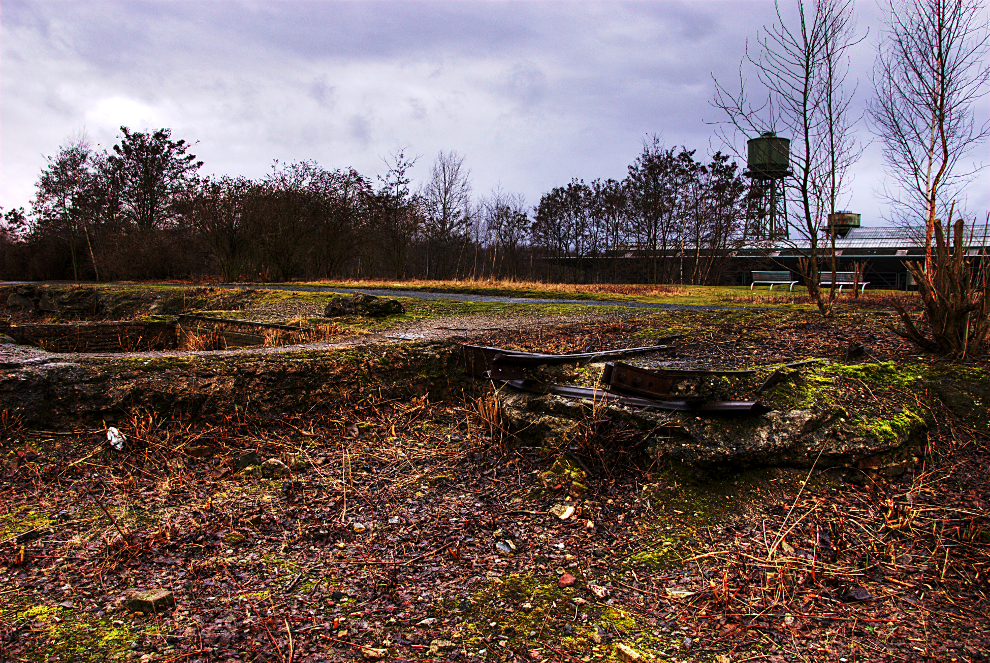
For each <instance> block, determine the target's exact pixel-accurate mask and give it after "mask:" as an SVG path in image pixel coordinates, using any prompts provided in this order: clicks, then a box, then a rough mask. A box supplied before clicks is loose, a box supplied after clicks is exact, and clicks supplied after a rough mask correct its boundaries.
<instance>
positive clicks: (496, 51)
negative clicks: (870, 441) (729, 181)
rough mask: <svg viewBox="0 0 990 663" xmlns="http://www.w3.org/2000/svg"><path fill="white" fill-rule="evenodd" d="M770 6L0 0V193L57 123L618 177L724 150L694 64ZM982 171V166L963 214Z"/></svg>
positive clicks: (200, 151) (978, 207) (100, 136)
mask: <svg viewBox="0 0 990 663" xmlns="http://www.w3.org/2000/svg"><path fill="white" fill-rule="evenodd" d="M783 4H784V5H785V6H789V5H790V4H791V3H789V2H787V0H783ZM856 10H857V20H858V26H859V31H860V33H865V32H867V30H869V36H868V37H867V38H866V39H865V40H864V41H863V42H862V43H861V44H860V45H859V46H858V47H856V49H855V50H854V52H853V58H852V68H853V71H852V76H851V78H852V79H858V81H859V88H858V95H857V105H858V106H860V107H862V106H863V105H864V104H865V102H866V100H867V98H868V96H869V95H870V94H871V93H872V84H871V81H870V75H871V72H872V67H873V62H874V54H875V52H876V45H877V39H878V37H879V35H880V33H881V29H882V18H883V14H882V11H881V10H880V8H879V7H878V6H877V4H876V3H875V2H873V1H872V0H865V1H864V0H861V1H860V2H859V3H857V7H856ZM774 19H775V14H774V5H773V2H771V1H769V0H753V1H749V2H747V1H740V0H731V1H730V0H723V1H716V0H706V1H700V0H699V1H695V2H673V1H666V0H655V1H653V2H633V3H619V2H605V3H582V2H568V1H556V2H545V3H544V2H527V1H522V0H516V1H509V2H496V3H492V2H466V1H457V2H452V1H448V2H438V3H422V2H384V3H382V2H363V1H359V0H350V1H335V2H329V1H319V0H309V1H303V2H288V1H277V2H244V3H241V2H232V1H226V0H212V1H193V0H189V1H179V0H172V1H166V2H122V1H120V2H118V1H114V0H103V1H95V0H90V1H85V2H79V1H73V0H57V1H48V2H39V1H16V0H0V49H2V50H0V206H2V207H3V208H4V209H9V208H10V207H16V206H21V205H24V206H28V203H29V201H30V199H31V197H32V195H33V191H34V183H35V182H36V181H37V179H38V174H39V172H40V170H41V169H42V168H43V166H44V165H45V157H46V156H50V155H54V154H56V153H57V151H58V148H59V146H60V145H62V144H64V143H66V142H67V140H68V139H70V138H71V137H73V136H78V135H79V134H81V133H82V132H85V133H86V134H87V135H88V136H89V138H90V139H91V141H92V142H93V143H94V144H96V145H99V146H100V147H102V148H106V149H109V148H110V147H111V146H112V145H113V144H114V142H116V139H117V136H118V134H119V127H120V126H121V125H126V126H128V127H130V128H131V129H135V130H144V129H152V130H153V129H157V128H160V127H169V128H171V129H172V135H173V138H183V139H185V140H187V141H189V142H196V145H195V147H194V149H193V152H195V154H196V155H197V156H198V157H199V158H200V159H202V160H203V161H204V162H205V165H204V167H203V171H202V172H203V173H206V174H210V173H215V174H228V175H244V176H248V177H260V176H263V175H264V174H265V173H266V172H268V171H269V170H270V168H271V165H272V162H273V161H274V160H276V159H277V160H279V161H282V162H291V161H300V160H310V159H311V160H315V161H317V162H318V163H319V164H320V165H322V166H324V167H326V168H335V167H347V166H352V167H354V168H356V169H357V170H358V171H359V172H361V173H363V174H365V175H368V176H372V177H373V176H375V175H377V174H383V173H384V172H385V170H386V169H387V167H386V166H385V164H384V161H383V158H387V157H388V156H389V154H390V153H395V152H397V151H398V150H399V149H403V148H404V149H405V150H406V155H407V156H419V160H418V162H417V164H416V167H415V168H414V170H413V172H412V175H413V177H414V178H415V179H416V180H421V179H423V178H426V177H427V176H428V173H429V169H430V166H431V164H432V162H433V160H434V158H435V156H436V154H437V152H438V151H439V150H444V151H449V150H456V151H457V152H458V153H460V154H461V155H463V156H464V157H465V165H466V166H467V167H468V168H469V169H470V170H471V179H472V184H473V188H474V192H475V195H487V194H489V193H490V192H491V191H492V189H494V188H496V187H501V188H502V189H503V190H504V191H506V192H510V193H522V194H524V195H525V197H526V201H527V202H528V203H529V204H530V205H535V204H536V203H537V202H538V201H539V198H540V195H541V194H542V193H544V192H546V191H548V190H549V189H551V188H552V187H554V186H559V185H563V184H566V183H567V182H568V181H569V180H570V179H571V178H572V177H578V178H583V179H585V180H587V181H590V180H592V179H594V178H596V177H602V178H606V177H614V178H616V179H621V178H622V177H623V176H624V175H625V173H626V167H627V166H628V165H629V164H630V163H631V162H632V161H633V160H634V159H635V158H636V155H637V154H638V153H639V151H640V149H641V147H642V141H643V139H644V138H645V137H646V136H647V135H649V134H654V133H655V134H659V135H661V136H662V138H663V140H664V142H665V143H666V144H667V145H671V146H673V145H685V146H687V147H688V148H689V149H697V150H698V156H707V155H708V154H710V153H712V152H714V151H715V150H718V149H721V150H723V151H725V150H726V146H725V145H723V144H722V143H721V142H720V141H719V139H718V138H717V137H716V136H715V127H714V126H712V124H711V123H713V122H716V121H718V120H721V119H723V118H722V116H721V115H720V113H719V111H718V110H716V109H715V108H713V107H712V105H711V100H712V98H713V96H714V83H713V79H712V77H713V75H714V76H715V77H717V78H718V79H719V80H720V81H726V83H728V84H729V85H730V87H731V85H732V84H733V83H735V82H736V81H738V72H739V63H740V59H741V58H742V56H743V54H744V49H745V47H746V43H747V39H748V40H749V41H750V44H751V45H752V43H753V41H754V38H755V37H756V35H757V34H758V32H759V31H760V30H761V28H762V27H763V26H764V25H766V24H770V23H771V22H772V21H773V20H774ZM978 113H979V120H980V121H986V119H987V116H988V105H987V99H986V98H984V99H983V100H981V102H980V103H979V107H978ZM859 137H860V139H861V140H862V141H863V142H864V143H865V144H866V149H865V151H864V154H863V157H862V159H861V160H860V162H859V163H858V164H857V166H856V167H855V170H854V176H855V179H854V182H853V185H852V187H851V188H850V192H849V196H848V200H847V201H846V202H847V205H846V206H847V207H848V208H849V209H852V210H854V211H859V212H861V213H862V214H863V223H864V225H877V224H880V223H882V219H881V217H882V216H884V215H885V214H886V212H887V210H886V207H885V205H884V203H883V201H882V200H881V198H880V196H879V195H878V192H879V190H880V189H881V187H882V186H883V177H884V171H883V164H882V161H881V159H880V151H879V145H878V144H876V142H873V143H872V144H871V143H870V141H872V140H873V137H872V136H871V134H870V132H869V128H868V126H867V124H866V123H865V122H864V123H862V124H861V125H860V132H859ZM740 143H742V141H740ZM739 147H742V145H739V146H736V148H737V149H738V148H739ZM974 157H975V158H976V159H977V160H979V161H980V162H986V161H987V160H988V159H987V148H986V145H981V146H980V147H979V148H978V149H977V150H976V151H975V153H974ZM988 190H990V186H988V176H987V173H986V172H984V173H983V174H982V175H981V176H980V177H979V178H978V179H977V180H976V181H975V182H974V184H973V185H972V186H971V187H970V188H969V190H968V201H967V207H968V209H969V210H970V211H971V212H972V213H979V212H981V211H982V213H983V214H985V213H986V210H987V209H988V207H990V204H988V197H990V194H988Z"/></svg>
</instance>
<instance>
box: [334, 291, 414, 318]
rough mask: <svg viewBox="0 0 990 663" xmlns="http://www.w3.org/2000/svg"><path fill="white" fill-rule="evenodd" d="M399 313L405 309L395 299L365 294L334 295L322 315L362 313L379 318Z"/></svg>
mask: <svg viewBox="0 0 990 663" xmlns="http://www.w3.org/2000/svg"><path fill="white" fill-rule="evenodd" d="M401 313H405V309H404V308H403V307H402V304H400V303H399V301H398V300H397V299H381V298H379V297H375V296H374V295H365V294H357V295H353V296H351V297H334V298H333V299H331V300H330V303H329V304H327V307H326V309H324V311H323V315H324V316H325V317H328V318H333V317H336V316H340V315H364V316H368V317H372V318H380V317H384V316H387V315H398V314H401Z"/></svg>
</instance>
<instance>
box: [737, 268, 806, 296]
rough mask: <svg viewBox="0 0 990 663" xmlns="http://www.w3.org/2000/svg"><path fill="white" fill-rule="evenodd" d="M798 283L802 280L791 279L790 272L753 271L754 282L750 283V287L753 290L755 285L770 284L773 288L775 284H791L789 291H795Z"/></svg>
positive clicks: (771, 288)
mask: <svg viewBox="0 0 990 663" xmlns="http://www.w3.org/2000/svg"><path fill="white" fill-rule="evenodd" d="M798 283H800V281H794V280H792V279H791V273H790V272H753V282H752V283H750V284H749V289H750V290H752V289H753V286H754V285H769V286H770V290H773V287H774V286H775V285H784V284H789V285H790V288H788V290H787V291H788V292H793V291H794V286H795V285H797V284H798Z"/></svg>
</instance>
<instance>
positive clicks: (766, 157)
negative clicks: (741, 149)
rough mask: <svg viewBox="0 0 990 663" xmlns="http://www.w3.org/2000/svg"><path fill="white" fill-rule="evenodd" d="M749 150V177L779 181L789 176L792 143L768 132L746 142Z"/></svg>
mask: <svg viewBox="0 0 990 663" xmlns="http://www.w3.org/2000/svg"><path fill="white" fill-rule="evenodd" d="M746 146H747V148H748V150H749V155H748V157H749V158H748V159H747V164H746V165H747V166H748V167H749V173H748V175H749V176H750V177H755V178H757V179H777V178H781V177H784V176H786V175H787V174H788V172H789V170H788V165H789V164H790V146H791V141H790V140H788V139H787V138H780V137H778V136H777V134H775V133H774V132H772V131H767V132H766V133H763V134H761V135H760V137H759V138H751V139H750V140H748V141H746Z"/></svg>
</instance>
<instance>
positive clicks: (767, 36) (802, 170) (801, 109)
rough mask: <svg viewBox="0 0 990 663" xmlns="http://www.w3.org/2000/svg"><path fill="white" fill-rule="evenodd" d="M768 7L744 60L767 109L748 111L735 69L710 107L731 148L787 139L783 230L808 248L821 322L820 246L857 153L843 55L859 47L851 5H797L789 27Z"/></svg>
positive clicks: (824, 300)
mask: <svg viewBox="0 0 990 663" xmlns="http://www.w3.org/2000/svg"><path fill="white" fill-rule="evenodd" d="M775 6H776V14H777V22H776V23H775V24H774V25H772V26H770V27H769V28H767V29H766V31H765V32H764V33H763V34H761V35H760V36H759V37H758V38H757V44H758V45H759V49H758V52H757V54H756V55H755V56H753V55H750V54H749V53H747V55H746V58H745V60H744V62H748V63H749V64H751V65H752V66H753V67H755V69H756V74H757V78H758V80H759V82H760V84H761V85H762V87H763V88H764V89H765V91H766V95H767V101H766V102H765V103H762V104H760V105H756V106H754V105H753V104H752V103H751V101H750V97H749V95H748V94H747V91H746V88H745V85H744V81H743V78H742V68H740V88H739V92H738V93H733V92H730V91H729V90H727V89H726V88H725V87H724V86H723V85H721V84H720V83H719V82H718V81H716V82H715V87H716V93H715V106H716V107H717V108H719V109H721V110H722V111H723V112H724V113H725V114H726V116H727V120H726V124H727V125H728V127H730V128H731V130H732V131H731V133H732V135H728V134H726V133H723V140H725V142H726V143H727V144H728V145H730V146H731V145H734V144H735V143H736V140H735V139H736V137H737V134H739V133H741V134H743V135H745V136H749V137H756V136H759V135H761V134H763V133H764V132H767V131H773V132H775V133H777V134H779V135H782V136H785V137H787V138H789V139H790V141H791V143H790V145H791V149H790V164H791V168H792V175H790V176H789V178H788V179H787V180H786V184H787V188H788V191H789V194H790V195H791V196H793V197H795V198H797V205H794V206H792V207H791V208H790V210H789V212H788V214H789V217H790V218H789V219H788V223H789V224H790V225H791V227H792V228H794V229H795V230H796V231H797V233H798V234H799V235H800V236H802V237H803V238H804V239H807V240H808V250H807V251H806V254H805V257H804V259H803V260H802V263H801V264H802V271H803V272H804V273H803V276H804V279H805V282H806V284H807V286H808V292H809V294H810V295H811V296H812V297H813V298H814V299H815V300H816V302H817V304H818V308H819V311H820V312H821V313H822V315H825V316H828V315H831V312H832V305H833V303H834V299H835V288H834V284H833V287H832V288H829V290H828V292H827V293H824V292H822V290H821V288H819V285H818V284H819V274H820V268H819V259H820V257H821V245H820V242H821V240H822V238H823V237H822V234H823V230H824V229H825V227H826V220H827V217H828V214H830V213H832V212H833V211H835V208H836V206H837V201H838V200H839V199H840V197H841V196H842V195H843V189H844V186H843V185H844V184H845V174H846V172H847V171H848V169H849V166H851V165H852V164H853V163H854V162H855V160H856V159H857V158H858V156H859V153H860V150H859V149H858V148H857V145H856V143H855V140H854V137H853V128H854V125H855V119H854V118H852V117H851V116H850V101H851V97H852V93H851V92H850V91H848V86H847V82H846V77H847V73H848V50H849V48H850V47H852V46H853V45H855V44H856V43H857V39H858V38H857V37H856V31H855V24H854V21H853V3H852V0H813V1H812V2H808V3H805V2H802V1H801V0H798V2H797V3H796V9H797V12H796V13H797V16H796V22H795V23H796V24H795V25H794V26H790V25H788V23H787V22H786V21H785V19H784V14H783V12H782V10H781V7H780V4H779V3H775ZM823 147H824V148H825V149H823ZM832 255H833V259H834V251H833V252H832ZM833 271H834V269H833Z"/></svg>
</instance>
